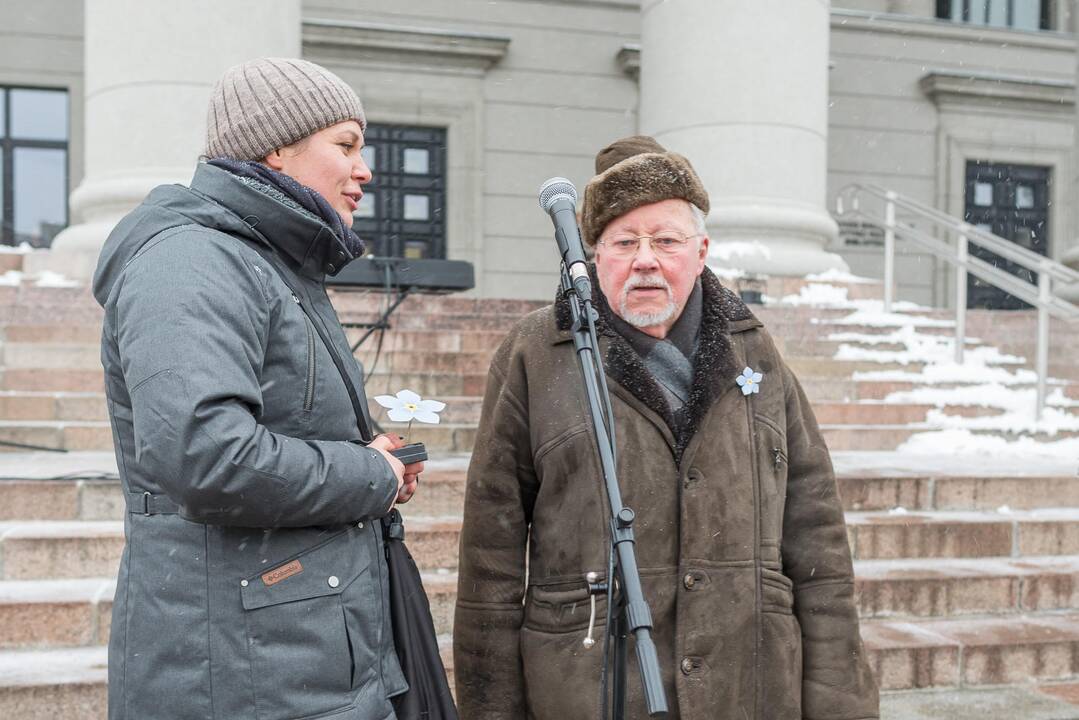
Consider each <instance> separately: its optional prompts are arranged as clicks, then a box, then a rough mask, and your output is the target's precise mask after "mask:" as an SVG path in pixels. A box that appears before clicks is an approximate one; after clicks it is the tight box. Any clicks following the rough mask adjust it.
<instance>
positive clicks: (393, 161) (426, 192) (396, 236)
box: [352, 124, 446, 258]
mask: <svg viewBox="0 0 1079 720" xmlns="http://www.w3.org/2000/svg"><path fill="white" fill-rule="evenodd" d="M364 142H365V147H364V150H363V154H364V158H366V160H367V164H368V165H370V166H371V172H372V173H373V174H374V179H373V180H372V181H371V182H370V183H368V184H367V185H366V186H365V187H364V190H363V193H364V195H363V199H362V200H361V201H360V206H359V207H358V208H357V209H356V212H355V213H353V217H354V221H353V224H352V229H353V230H355V231H356V234H357V235H359V236H360V237H361V238H363V240H364V242H365V243H367V247H368V251H369V252H373V253H374V254H375V255H379V256H382V257H405V258H445V257H446V212H445V208H446V130H445V129H443V128H425V127H408V126H403V125H377V124H370V125H368V126H367V132H366V133H364Z"/></svg>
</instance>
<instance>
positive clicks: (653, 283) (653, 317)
mask: <svg viewBox="0 0 1079 720" xmlns="http://www.w3.org/2000/svg"><path fill="white" fill-rule="evenodd" d="M639 287H656V288H662V289H664V290H666V291H667V307H665V308H663V309H662V310H656V311H654V312H634V311H633V310H630V309H629V291H630V290H634V289H636V288H639ZM675 310H677V307H676V306H675V304H674V294H673V293H672V292H671V286H670V284H669V283H668V282H667V281H666V279H664V277H663V276H662V275H633V276H631V277H630V278H629V279H628V280H626V284H625V285H623V286H622V293H621V295H620V296H619V298H618V314H619V315H621V316H622V319H623V320H625V321H626V322H628V323H629V324H630V325H632V326H633V327H637V328H646V327H652V326H654V325H662V324H664V323H665V322H667V321H668V320H670V319H671V318H672V317H674V312H675Z"/></svg>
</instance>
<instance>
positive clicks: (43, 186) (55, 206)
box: [0, 87, 68, 247]
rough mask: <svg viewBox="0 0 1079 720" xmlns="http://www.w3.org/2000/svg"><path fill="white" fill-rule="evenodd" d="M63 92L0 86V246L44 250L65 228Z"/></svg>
mask: <svg viewBox="0 0 1079 720" xmlns="http://www.w3.org/2000/svg"><path fill="white" fill-rule="evenodd" d="M67 145H68V99H67V91H66V90H46V89H41V88H19V87H0V243H2V244H4V245H19V244H21V243H24V242H25V243H29V244H30V245H32V246H34V247H48V246H49V245H50V244H52V239H53V238H54V237H55V236H56V234H57V233H58V232H60V231H61V230H62V229H63V228H64V227H66V226H67V187H68V167H67V165H68V163H67V160H68V158H67V152H68V149H67Z"/></svg>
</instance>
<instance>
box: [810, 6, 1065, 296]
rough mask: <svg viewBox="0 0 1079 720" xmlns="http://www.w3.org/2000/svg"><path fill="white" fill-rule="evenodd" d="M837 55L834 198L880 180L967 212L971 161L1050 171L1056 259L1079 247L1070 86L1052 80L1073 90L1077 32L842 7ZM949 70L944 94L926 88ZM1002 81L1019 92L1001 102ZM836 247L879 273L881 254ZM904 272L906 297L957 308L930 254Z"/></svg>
mask: <svg viewBox="0 0 1079 720" xmlns="http://www.w3.org/2000/svg"><path fill="white" fill-rule="evenodd" d="M845 4H851V3H850V2H845ZM831 58H832V63H833V67H832V71H831V76H830V80H831V88H830V99H831V107H830V117H829V161H828V168H829V197H830V198H833V199H834V197H835V195H836V194H837V193H838V191H839V190H840V189H841V188H842V187H843V186H845V185H847V184H848V183H852V182H864V183H873V184H877V185H881V186H884V187H886V188H889V189H892V190H896V191H898V192H900V193H903V194H906V195H909V196H911V197H913V198H915V199H916V200H920V201H922V202H925V203H928V204H930V205H933V206H935V207H937V208H940V209H943V210H946V211H947V212H949V213H950V214H952V215H954V216H957V217H961V216H962V213H963V207H964V197H963V196H964V187H963V181H964V175H963V173H964V169H965V164H966V161H967V160H988V161H995V162H1002V163H1015V164H1030V165H1043V166H1047V167H1050V168H1051V173H1052V177H1053V180H1054V195H1053V207H1052V208H1051V217H1050V244H1051V254H1052V255H1053V257H1056V258H1059V257H1060V255H1062V254H1063V252H1064V251H1065V250H1066V249H1067V248H1069V247H1070V246H1071V245H1072V242H1073V241H1072V237H1073V235H1074V232H1075V230H1074V228H1072V227H1071V224H1072V221H1071V218H1070V217H1069V214H1068V212H1067V208H1068V206H1069V204H1070V203H1069V202H1068V201H1067V193H1069V192H1070V182H1069V178H1070V177H1071V176H1072V173H1071V170H1070V162H1071V159H1070V149H1071V147H1072V144H1073V140H1072V135H1073V127H1074V122H1075V121H1074V104H1073V103H1074V90H1073V89H1071V90H1069V89H1067V88H1063V87H1061V88H1055V89H1054V87H1053V85H1052V83H1054V82H1055V83H1061V84H1063V85H1068V84H1071V83H1074V78H1075V62H1076V61H1075V44H1074V38H1073V37H1072V36H1070V35H1065V34H1061V33H1029V32H1012V31H1007V30H999V29H989V28H972V27H964V26H957V25H953V24H950V23H944V22H936V21H933V20H930V19H917V18H901V17H896V16H889V17H880V16H878V17H872V16H870V15H869V14H868V13H862V12H856V11H845V10H836V11H834V12H833V16H832V36H831ZM952 74H955V75H957V76H958V77H959V79H958V80H957V81H956V82H954V83H951V85H949V86H948V87H947V88H945V89H943V90H941V91H940V92H937V93H932V94H931V93H929V92H927V90H926V88H925V87H923V85H924V84H925V81H924V79H925V78H926V77H927V76H933V75H936V76H938V77H945V78H946V77H949V76H950V75H952ZM1006 80H1007V81H1010V83H1009V82H1006V83H1005V84H1006V85H1008V87H1009V91H1010V92H1012V94H1013V95H1015V97H1010V98H1004V97H999V96H997V95H998V94H999V93H998V90H999V88H1000V86H1001V82H1002V81H1006ZM1035 80H1036V81H1041V82H1035ZM1050 96H1053V97H1050ZM1061 99H1064V101H1063V102H1055V101H1056V100H1061ZM836 251H837V252H840V253H841V254H842V255H843V257H844V258H845V259H846V260H847V262H848V263H849V264H850V265H851V269H852V270H853V271H854V272H855V273H859V274H863V275H868V276H873V277H880V274H881V267H882V260H881V256H882V249H881V248H854V247H836ZM907 252H908V253H909V248H908V249H907ZM897 277H898V278H899V283H900V291H899V297H900V298H902V299H907V300H912V301H915V302H920V303H924V304H933V305H943V306H947V305H948V304H949V302H950V298H951V294H952V282H951V277H950V273H949V272H948V271H947V270H946V269H945V268H944V267H942V266H941V265H940V264H938V263H937V261H936V260H934V259H933V258H930V257H926V256H923V255H920V254H918V253H913V254H908V255H906V256H905V257H903V258H901V259H900V260H899V262H898V265H897Z"/></svg>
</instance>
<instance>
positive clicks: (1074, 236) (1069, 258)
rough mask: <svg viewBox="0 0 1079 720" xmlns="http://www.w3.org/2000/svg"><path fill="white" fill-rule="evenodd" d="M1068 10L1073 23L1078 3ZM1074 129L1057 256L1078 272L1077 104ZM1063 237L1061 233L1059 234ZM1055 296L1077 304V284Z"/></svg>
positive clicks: (1073, 0)
mask: <svg viewBox="0 0 1079 720" xmlns="http://www.w3.org/2000/svg"><path fill="white" fill-rule="evenodd" d="M1069 2H1070V6H1069V9H1070V10H1071V12H1072V17H1071V18H1069V20H1072V21H1074V19H1075V17H1076V15H1077V14H1079V13H1076V6H1077V5H1079V2H1076V0H1069ZM1076 79H1079V53H1077V54H1076ZM1074 127H1075V129H1074V133H1075V135H1074V138H1075V139H1074V140H1072V172H1073V175H1072V178H1071V185H1070V189H1071V198H1072V199H1071V207H1072V211H1071V217H1070V218H1069V219H1070V220H1071V228H1070V231H1071V232H1070V233H1069V236H1068V237H1062V238H1061V240H1063V245H1064V247H1067V248H1068V249H1067V250H1065V251H1064V252H1061V253H1060V255H1059V258H1060V262H1062V263H1064V264H1065V265H1067V266H1068V267H1070V268H1071V269H1073V270H1079V102H1077V103H1076V104H1075V126H1074ZM1061 234H1062V235H1063V233H1061ZM1053 291H1054V293H1055V294H1056V295H1059V296H1061V297H1062V298H1064V299H1065V300H1069V301H1071V302H1073V303H1079V283H1073V284H1071V285H1064V286H1061V287H1056V288H1053Z"/></svg>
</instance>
